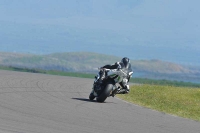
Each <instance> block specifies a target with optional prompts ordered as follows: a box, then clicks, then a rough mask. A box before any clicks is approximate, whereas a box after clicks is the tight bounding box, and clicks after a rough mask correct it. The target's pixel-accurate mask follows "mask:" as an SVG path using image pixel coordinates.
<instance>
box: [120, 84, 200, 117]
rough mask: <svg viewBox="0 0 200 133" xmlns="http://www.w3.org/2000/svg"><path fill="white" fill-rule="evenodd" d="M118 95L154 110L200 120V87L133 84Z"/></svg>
mask: <svg viewBox="0 0 200 133" xmlns="http://www.w3.org/2000/svg"><path fill="white" fill-rule="evenodd" d="M117 97H119V98H121V99H123V100H125V101H128V102H131V103H134V104H138V105H141V106H145V107H148V108H151V109H154V110H158V111H161V112H165V113H168V114H173V115H177V116H180V117H184V118H189V119H193V120H197V121H200V88H186V87H172V86H160V85H136V86H132V87H131V90H130V93H129V94H127V95H117Z"/></svg>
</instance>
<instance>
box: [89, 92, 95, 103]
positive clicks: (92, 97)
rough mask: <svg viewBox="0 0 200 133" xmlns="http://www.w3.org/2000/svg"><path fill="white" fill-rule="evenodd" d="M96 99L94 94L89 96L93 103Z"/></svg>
mask: <svg viewBox="0 0 200 133" xmlns="http://www.w3.org/2000/svg"><path fill="white" fill-rule="evenodd" d="M94 98H95V96H94V94H93V92H91V93H90V95H89V99H90V100H91V101H92V100H94Z"/></svg>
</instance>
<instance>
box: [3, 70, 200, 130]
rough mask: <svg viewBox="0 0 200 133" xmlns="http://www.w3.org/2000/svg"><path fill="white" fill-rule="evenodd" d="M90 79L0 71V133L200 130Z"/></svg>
mask: <svg viewBox="0 0 200 133" xmlns="http://www.w3.org/2000/svg"><path fill="white" fill-rule="evenodd" d="M92 82H93V80H91V79H83V78H72V77H62V76H52V75H44V74H33V73H23V72H10V71H3V70H0V133H200V122H196V121H193V120H189V119H184V118H180V117H176V116H172V115H168V114H164V113H161V112H157V111H153V110H150V109H147V108H144V107H140V106H137V105H134V104H130V103H127V102H125V101H122V100H120V99H117V98H108V99H107V100H106V102H105V103H97V102H95V101H92V102H91V101H89V100H88V95H89V93H90V91H91V85H92Z"/></svg>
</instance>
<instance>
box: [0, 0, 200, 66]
mask: <svg viewBox="0 0 200 133" xmlns="http://www.w3.org/2000/svg"><path fill="white" fill-rule="evenodd" d="M199 5H200V1H199V0H190V1H188V0H9V1H8V0H0V16H1V17H0V51H8V52H25V53H26V52H27V53H43V54H45V53H52V52H65V51H66V52H72V51H92V52H98V50H99V49H100V48H102V47H104V48H106V50H101V51H99V52H100V53H105V54H112V55H117V56H123V55H127V56H130V57H132V58H134V59H155V58H156V59H161V60H168V61H174V62H179V63H186V64H190V63H191V64H199V63H198V62H200V60H199V59H198V57H199V55H200V54H199V53H200V37H199V35H200V15H199V14H200V8H199ZM97 49H98V50H97Z"/></svg>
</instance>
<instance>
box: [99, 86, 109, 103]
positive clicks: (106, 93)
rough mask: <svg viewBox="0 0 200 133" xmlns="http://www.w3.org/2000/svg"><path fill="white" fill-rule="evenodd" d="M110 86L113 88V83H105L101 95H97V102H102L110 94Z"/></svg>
mask: <svg viewBox="0 0 200 133" xmlns="http://www.w3.org/2000/svg"><path fill="white" fill-rule="evenodd" d="M112 88H113V84H111V83H110V84H107V86H106V87H105V89H104V91H103V92H102V93H101V95H100V96H98V97H97V102H100V103H102V102H104V101H105V100H106V98H107V97H109V96H110V94H111V91H112Z"/></svg>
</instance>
